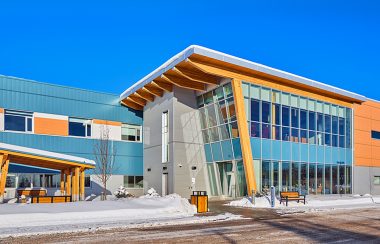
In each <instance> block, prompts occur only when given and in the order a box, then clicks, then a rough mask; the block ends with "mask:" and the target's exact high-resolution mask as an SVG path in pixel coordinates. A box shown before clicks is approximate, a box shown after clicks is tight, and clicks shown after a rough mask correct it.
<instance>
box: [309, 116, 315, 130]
mask: <svg viewBox="0 0 380 244" xmlns="http://www.w3.org/2000/svg"><path fill="white" fill-rule="evenodd" d="M309 130H315V112H311V111H309Z"/></svg>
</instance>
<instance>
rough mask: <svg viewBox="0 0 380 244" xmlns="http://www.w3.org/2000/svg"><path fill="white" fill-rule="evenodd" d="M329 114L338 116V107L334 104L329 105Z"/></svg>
mask: <svg viewBox="0 0 380 244" xmlns="http://www.w3.org/2000/svg"><path fill="white" fill-rule="evenodd" d="M331 115H334V116H338V107H337V106H336V105H331Z"/></svg>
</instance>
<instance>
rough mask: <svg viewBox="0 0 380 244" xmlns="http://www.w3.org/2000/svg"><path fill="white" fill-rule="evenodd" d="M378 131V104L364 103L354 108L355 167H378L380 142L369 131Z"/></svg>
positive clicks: (379, 127)
mask: <svg viewBox="0 0 380 244" xmlns="http://www.w3.org/2000/svg"><path fill="white" fill-rule="evenodd" d="M372 130H376V131H380V103H378V102H374V101H367V102H364V103H363V104H362V105H359V104H356V105H355V106H354V142H355V144H354V147H355V148H354V162H355V165H356V166H372V167H380V140H376V139H372V137H371V131H372Z"/></svg>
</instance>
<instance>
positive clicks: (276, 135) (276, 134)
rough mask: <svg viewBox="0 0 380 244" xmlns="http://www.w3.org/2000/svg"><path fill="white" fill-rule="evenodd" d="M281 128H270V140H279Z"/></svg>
mask: <svg viewBox="0 0 380 244" xmlns="http://www.w3.org/2000/svg"><path fill="white" fill-rule="evenodd" d="M280 129H281V127H280V126H274V125H273V126H272V139H274V140H281V130H280Z"/></svg>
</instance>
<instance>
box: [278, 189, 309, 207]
mask: <svg viewBox="0 0 380 244" xmlns="http://www.w3.org/2000/svg"><path fill="white" fill-rule="evenodd" d="M283 201H285V202H286V206H288V202H289V201H297V202H298V203H299V202H300V201H303V204H306V196H305V195H300V194H299V192H297V191H282V192H280V204H281V203H282V202H283Z"/></svg>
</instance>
